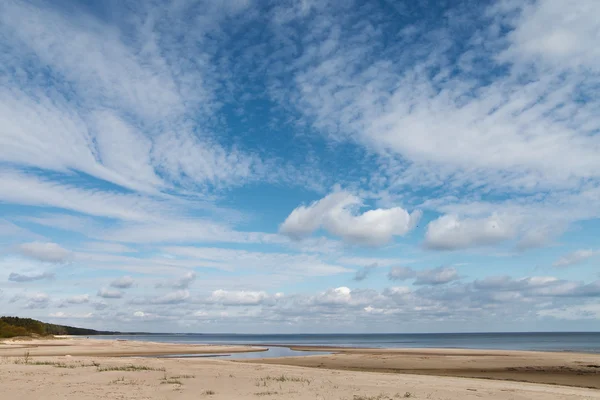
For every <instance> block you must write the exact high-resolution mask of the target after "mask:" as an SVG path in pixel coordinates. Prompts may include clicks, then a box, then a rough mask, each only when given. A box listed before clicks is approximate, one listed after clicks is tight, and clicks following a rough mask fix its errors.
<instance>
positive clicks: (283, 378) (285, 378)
mask: <svg viewBox="0 0 600 400" xmlns="http://www.w3.org/2000/svg"><path fill="white" fill-rule="evenodd" d="M260 380H261V381H262V382H265V383H266V382H267V381H275V382H301V383H307V384H309V385H310V384H311V383H312V380H310V379H308V378H304V377H297V376H287V375H284V374H281V375H280V376H270V375H269V376H265V377H263V378H260ZM265 386H266V385H265Z"/></svg>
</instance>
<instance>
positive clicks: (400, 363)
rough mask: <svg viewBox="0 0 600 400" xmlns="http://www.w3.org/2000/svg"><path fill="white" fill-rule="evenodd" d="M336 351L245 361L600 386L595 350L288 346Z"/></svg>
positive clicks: (598, 364) (599, 373)
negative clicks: (306, 355) (319, 354)
mask: <svg viewBox="0 0 600 400" xmlns="http://www.w3.org/2000/svg"><path fill="white" fill-rule="evenodd" d="M290 348H292V349H294V350H300V351H302V350H304V351H310V350H313V351H316V350H318V351H331V352H333V353H335V354H331V355H324V356H310V357H286V358H273V359H267V360H244V361H243V362H249V363H263V364H265V363H266V364H280V365H294V366H302V367H311V368H326V369H337V370H346V371H367V372H385V373H395V374H419V375H435V376H455V377H468V378H484V379H496V380H511V381H519V382H532V383H545V384H554V385H567V386H578V387H586V388H595V389H600V354H584V353H566V352H564V353H563V352H533V351H505V350H467V349H359V348H339V347H318V346H291V347H290Z"/></svg>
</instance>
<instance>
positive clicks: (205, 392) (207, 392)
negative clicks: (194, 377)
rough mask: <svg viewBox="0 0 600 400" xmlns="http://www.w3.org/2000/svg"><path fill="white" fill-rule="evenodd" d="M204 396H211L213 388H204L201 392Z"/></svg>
mask: <svg viewBox="0 0 600 400" xmlns="http://www.w3.org/2000/svg"><path fill="white" fill-rule="evenodd" d="M202 394H204V395H206V396H212V395H213V394H215V391H214V390H205V391H204V393H202Z"/></svg>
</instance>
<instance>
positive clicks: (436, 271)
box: [388, 267, 460, 285]
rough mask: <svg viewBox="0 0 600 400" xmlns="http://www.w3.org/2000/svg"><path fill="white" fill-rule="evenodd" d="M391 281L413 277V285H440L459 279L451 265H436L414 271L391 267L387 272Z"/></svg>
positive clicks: (406, 268)
mask: <svg viewBox="0 0 600 400" xmlns="http://www.w3.org/2000/svg"><path fill="white" fill-rule="evenodd" d="M388 279H389V280H392V281H405V280H408V279H414V280H415V281H414V284H415V285H441V284H444V283H449V282H452V281H456V280H458V279H460V276H459V275H458V271H457V270H456V268H453V267H437V268H429V269H423V270H419V271H415V270H414V269H412V268H410V267H393V268H391V269H390V272H389V273H388Z"/></svg>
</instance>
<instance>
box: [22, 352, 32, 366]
mask: <svg viewBox="0 0 600 400" xmlns="http://www.w3.org/2000/svg"><path fill="white" fill-rule="evenodd" d="M30 355H31V354H30V353H29V350H27V351H26V352H25V355H24V356H23V362H24V363H25V364H29V356H30Z"/></svg>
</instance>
